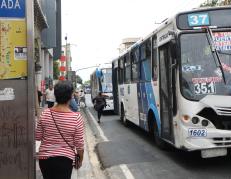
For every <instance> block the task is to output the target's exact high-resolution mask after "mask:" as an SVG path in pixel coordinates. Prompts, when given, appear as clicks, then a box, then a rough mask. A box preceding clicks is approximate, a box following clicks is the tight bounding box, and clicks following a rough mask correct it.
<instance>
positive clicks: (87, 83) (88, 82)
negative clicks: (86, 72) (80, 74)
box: [83, 80, 91, 85]
mask: <svg viewBox="0 0 231 179" xmlns="http://www.w3.org/2000/svg"><path fill="white" fill-rule="evenodd" d="M90 82H91V81H90V80H87V81H84V83H83V84H84V85H89V84H90Z"/></svg>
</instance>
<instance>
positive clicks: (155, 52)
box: [152, 38, 158, 81]
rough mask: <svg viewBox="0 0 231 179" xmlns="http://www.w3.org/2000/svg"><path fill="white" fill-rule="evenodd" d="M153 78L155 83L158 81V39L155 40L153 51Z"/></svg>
mask: <svg viewBox="0 0 231 179" xmlns="http://www.w3.org/2000/svg"><path fill="white" fill-rule="evenodd" d="M152 78H153V81H157V79H158V65H157V46H156V38H155V39H154V40H153V49H152Z"/></svg>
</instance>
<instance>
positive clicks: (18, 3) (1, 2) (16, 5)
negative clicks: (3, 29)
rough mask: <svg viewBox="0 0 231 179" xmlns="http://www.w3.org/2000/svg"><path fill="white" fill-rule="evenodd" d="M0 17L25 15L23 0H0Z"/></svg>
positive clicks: (22, 16) (21, 16) (20, 16)
mask: <svg viewBox="0 0 231 179" xmlns="http://www.w3.org/2000/svg"><path fill="white" fill-rule="evenodd" d="M0 17H7V18H9V17H13V18H24V17H25V0H0Z"/></svg>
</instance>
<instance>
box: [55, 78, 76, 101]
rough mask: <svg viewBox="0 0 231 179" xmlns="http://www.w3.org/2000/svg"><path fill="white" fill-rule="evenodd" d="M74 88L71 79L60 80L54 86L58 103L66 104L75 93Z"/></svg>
mask: <svg viewBox="0 0 231 179" xmlns="http://www.w3.org/2000/svg"><path fill="white" fill-rule="evenodd" d="M73 91H74V88H73V85H72V83H71V82H70V81H59V82H58V83H57V84H56V85H55V87H54V94H55V98H56V102H57V103H58V104H66V103H67V102H68V101H69V100H70V99H71V98H72V94H73Z"/></svg>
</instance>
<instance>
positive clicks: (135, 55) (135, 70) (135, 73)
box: [131, 48, 139, 82]
mask: <svg viewBox="0 0 231 179" xmlns="http://www.w3.org/2000/svg"><path fill="white" fill-rule="evenodd" d="M138 60H139V48H137V49H135V50H133V51H132V52H131V64H132V81H133V82H135V81H137V80H138V78H139V63H138Z"/></svg>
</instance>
